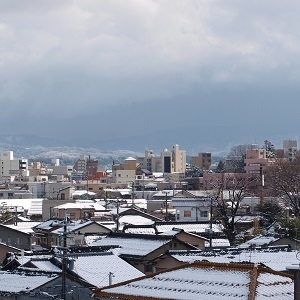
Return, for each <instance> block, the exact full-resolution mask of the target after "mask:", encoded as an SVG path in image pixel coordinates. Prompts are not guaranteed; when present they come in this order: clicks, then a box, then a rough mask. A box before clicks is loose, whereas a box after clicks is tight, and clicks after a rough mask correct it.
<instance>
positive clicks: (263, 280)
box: [96, 262, 293, 300]
mask: <svg viewBox="0 0 300 300" xmlns="http://www.w3.org/2000/svg"><path fill="white" fill-rule="evenodd" d="M96 294H98V296H101V297H107V298H110V297H115V298H118V299H127V300H129V299H138V298H142V299H185V300H187V299H191V300H194V299H214V300H218V299H220V300H221V299H226V300H231V299H245V300H246V299H249V298H250V299H254V296H255V295H256V296H257V297H255V298H256V299H260V300H262V299H264V298H263V297H270V298H272V299H279V297H281V299H293V281H292V279H291V276H288V275H284V274H283V273H278V272H274V271H269V270H268V269H266V268H263V267H261V266H258V267H255V266H254V265H241V264H214V263H208V262H197V263H193V264H188V265H182V266H179V267H176V268H173V269H169V270H166V271H164V272H160V273H156V274H152V275H149V276H145V277H143V278H139V279H136V280H131V281H128V282H125V283H123V284H117V285H114V286H111V287H106V288H103V289H101V290H100V291H96ZM274 296H275V297H276V298H274Z"/></svg>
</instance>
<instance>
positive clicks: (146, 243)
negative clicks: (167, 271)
mask: <svg viewBox="0 0 300 300" xmlns="http://www.w3.org/2000/svg"><path fill="white" fill-rule="evenodd" d="M92 245H95V246H114V247H116V246H117V247H120V248H116V249H114V253H118V255H119V256H120V257H121V258H123V259H124V260H125V261H127V262H129V263H130V264H131V265H133V266H134V267H136V268H137V269H138V270H140V271H141V272H143V273H145V274H146V273H151V272H152V270H153V266H152V264H151V261H152V260H153V259H154V258H156V257H158V256H159V255H161V254H164V253H165V252H166V251H167V250H169V249H178V250H192V249H194V250H195V249H197V248H196V247H194V246H192V245H190V244H187V243H185V242H183V241H181V240H179V239H178V238H177V237H176V235H174V236H159V235H155V236H154V235H144V234H126V233H111V234H110V235H108V236H107V237H105V238H103V239H101V240H99V241H96V242H94V243H93V244H92Z"/></svg>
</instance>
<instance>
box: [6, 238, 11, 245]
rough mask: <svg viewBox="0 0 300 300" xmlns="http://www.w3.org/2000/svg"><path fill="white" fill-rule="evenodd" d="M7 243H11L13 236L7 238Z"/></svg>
mask: <svg viewBox="0 0 300 300" xmlns="http://www.w3.org/2000/svg"><path fill="white" fill-rule="evenodd" d="M7 245H9V246H10V245H11V238H7Z"/></svg>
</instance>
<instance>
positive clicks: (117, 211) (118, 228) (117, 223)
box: [117, 197, 119, 232]
mask: <svg viewBox="0 0 300 300" xmlns="http://www.w3.org/2000/svg"><path fill="white" fill-rule="evenodd" d="M117 232H119V198H118V197H117Z"/></svg>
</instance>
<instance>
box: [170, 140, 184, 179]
mask: <svg viewBox="0 0 300 300" xmlns="http://www.w3.org/2000/svg"><path fill="white" fill-rule="evenodd" d="M173 161H174V170H173V172H180V173H185V171H186V151H185V150H179V146H178V145H174V146H173Z"/></svg>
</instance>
